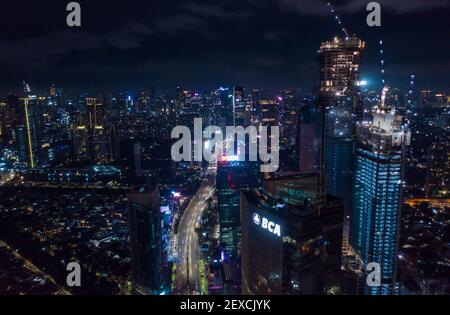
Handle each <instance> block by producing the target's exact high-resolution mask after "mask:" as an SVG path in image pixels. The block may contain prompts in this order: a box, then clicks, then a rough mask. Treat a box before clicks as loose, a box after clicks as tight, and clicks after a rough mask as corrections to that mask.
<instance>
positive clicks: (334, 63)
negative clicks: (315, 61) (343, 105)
mask: <svg viewBox="0 0 450 315" xmlns="http://www.w3.org/2000/svg"><path fill="white" fill-rule="evenodd" d="M364 47H365V43H364V41H362V40H361V39H359V38H357V37H347V38H340V37H335V38H333V40H331V41H327V42H323V43H322V45H321V46H320V49H319V51H318V58H319V66H320V77H319V80H320V81H319V87H318V92H319V100H318V104H319V106H320V107H322V108H326V107H328V106H331V105H334V104H336V103H337V100H338V98H339V97H340V96H344V95H345V96H350V95H355V94H357V92H358V86H359V82H360V65H361V58H362V53H363V50H364Z"/></svg>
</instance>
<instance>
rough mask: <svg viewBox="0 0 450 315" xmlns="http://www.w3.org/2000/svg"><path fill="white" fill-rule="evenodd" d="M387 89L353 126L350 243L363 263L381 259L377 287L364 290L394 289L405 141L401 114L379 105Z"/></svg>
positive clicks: (407, 135)
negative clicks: (368, 113)
mask: <svg viewBox="0 0 450 315" xmlns="http://www.w3.org/2000/svg"><path fill="white" fill-rule="evenodd" d="M386 91H387V89H386V88H385V89H384V90H383V97H382V103H381V106H379V107H378V108H377V109H376V110H375V111H374V112H373V120H372V121H371V122H362V123H360V124H358V126H357V145H356V152H355V160H354V168H355V170H354V183H353V209H352V216H351V221H350V245H351V246H352V249H353V250H354V251H355V252H356V254H357V256H358V257H359V259H360V260H361V261H362V264H363V266H364V267H365V266H367V264H369V263H371V262H375V263H379V264H380V267H381V286H372V287H367V288H366V293H368V294H392V293H394V290H395V283H396V266H397V253H398V233H399V225H400V204H401V193H402V180H403V159H404V153H405V146H406V145H408V144H409V142H410V132H409V131H408V130H407V128H406V127H404V126H402V117H401V116H400V115H397V114H396V113H395V109H388V108H386V106H385V104H384V99H385V93H386Z"/></svg>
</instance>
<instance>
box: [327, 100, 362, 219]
mask: <svg viewBox="0 0 450 315" xmlns="http://www.w3.org/2000/svg"><path fill="white" fill-rule="evenodd" d="M324 129H325V130H324V132H325V136H324V141H325V145H324V169H325V178H326V183H327V192H328V193H329V194H330V195H333V196H337V197H339V198H342V199H344V203H345V209H346V212H347V211H350V204H351V185H352V161H353V150H354V145H355V130H356V120H355V115H354V113H353V97H351V96H348V97H340V98H337V103H336V105H335V106H330V108H329V109H328V110H327V113H326V116H325V128H324ZM346 215H348V213H346Z"/></svg>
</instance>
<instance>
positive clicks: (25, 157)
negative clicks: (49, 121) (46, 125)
mask: <svg viewBox="0 0 450 315" xmlns="http://www.w3.org/2000/svg"><path fill="white" fill-rule="evenodd" d="M22 101H23V107H20V114H19V121H20V124H19V125H18V126H17V128H16V137H17V146H18V152H19V161H20V162H24V163H27V165H28V167H31V168H34V167H36V166H38V165H39V164H40V157H41V149H42V138H41V136H42V134H41V128H42V113H41V105H42V104H41V103H40V99H39V98H38V97H36V96H29V97H25V98H23V99H22Z"/></svg>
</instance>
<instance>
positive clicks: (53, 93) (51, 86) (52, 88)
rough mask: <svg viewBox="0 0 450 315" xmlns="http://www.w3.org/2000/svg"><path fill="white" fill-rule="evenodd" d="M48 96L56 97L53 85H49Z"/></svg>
mask: <svg viewBox="0 0 450 315" xmlns="http://www.w3.org/2000/svg"><path fill="white" fill-rule="evenodd" d="M50 96H52V97H55V96H56V86H55V85H54V84H52V85H50Z"/></svg>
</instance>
